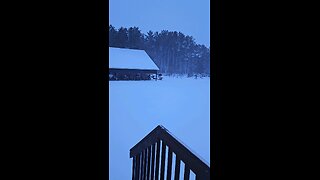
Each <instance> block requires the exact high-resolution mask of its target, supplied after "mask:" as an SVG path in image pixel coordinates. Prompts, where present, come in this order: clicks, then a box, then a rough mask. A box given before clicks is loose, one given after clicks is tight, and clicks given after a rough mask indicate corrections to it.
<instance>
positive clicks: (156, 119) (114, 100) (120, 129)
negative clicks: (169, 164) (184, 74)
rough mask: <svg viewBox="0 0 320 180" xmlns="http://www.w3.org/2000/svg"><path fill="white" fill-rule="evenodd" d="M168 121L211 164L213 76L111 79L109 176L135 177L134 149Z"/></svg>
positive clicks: (116, 179)
mask: <svg viewBox="0 0 320 180" xmlns="http://www.w3.org/2000/svg"><path fill="white" fill-rule="evenodd" d="M157 125H163V126H164V127H165V128H167V129H168V130H169V131H170V132H171V133H172V134H173V135H174V136H176V137H177V138H178V139H180V140H181V141H182V142H183V143H184V144H186V145H187V146H188V147H189V148H190V149H191V150H193V151H194V152H195V153H196V154H197V155H200V156H201V157H202V158H203V159H204V160H206V161H207V163H208V164H209V162H210V79H209V78H203V79H200V78H198V79H194V78H172V77H171V78H170V77H164V79H163V80H161V81H109V177H110V178H109V179H110V180H124V179H131V176H132V173H131V171H132V158H129V150H130V149H131V148H132V147H133V146H134V145H135V144H136V143H138V142H139V141H140V140H141V139H142V138H143V137H144V136H146V135H147V134H148V133H149V132H150V131H151V130H153V129H154V128H155V127H156V126H157Z"/></svg>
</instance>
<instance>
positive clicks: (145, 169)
mask: <svg viewBox="0 0 320 180" xmlns="http://www.w3.org/2000/svg"><path fill="white" fill-rule="evenodd" d="M147 150H148V148H146V149H145V150H144V167H143V171H144V178H143V180H147V169H148V162H147V158H148V157H147V155H148V152H147Z"/></svg>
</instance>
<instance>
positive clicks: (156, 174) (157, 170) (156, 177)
mask: <svg viewBox="0 0 320 180" xmlns="http://www.w3.org/2000/svg"><path fill="white" fill-rule="evenodd" d="M159 158H160V139H158V140H157V154H156V173H155V180H159V165H160V162H159Z"/></svg>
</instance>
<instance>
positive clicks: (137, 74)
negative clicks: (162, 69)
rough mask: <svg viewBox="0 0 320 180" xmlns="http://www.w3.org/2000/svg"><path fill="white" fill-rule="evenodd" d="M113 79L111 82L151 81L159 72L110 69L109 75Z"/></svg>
mask: <svg viewBox="0 0 320 180" xmlns="http://www.w3.org/2000/svg"><path fill="white" fill-rule="evenodd" d="M110 74H112V75H113V78H111V79H109V80H149V79H150V76H149V75H152V74H157V70H142V69H114V68H110V69H109V75H110Z"/></svg>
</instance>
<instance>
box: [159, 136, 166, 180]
mask: <svg viewBox="0 0 320 180" xmlns="http://www.w3.org/2000/svg"><path fill="white" fill-rule="evenodd" d="M165 161H166V143H165V142H164V141H163V140H162V147H161V171H160V180H164V171H165Z"/></svg>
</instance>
